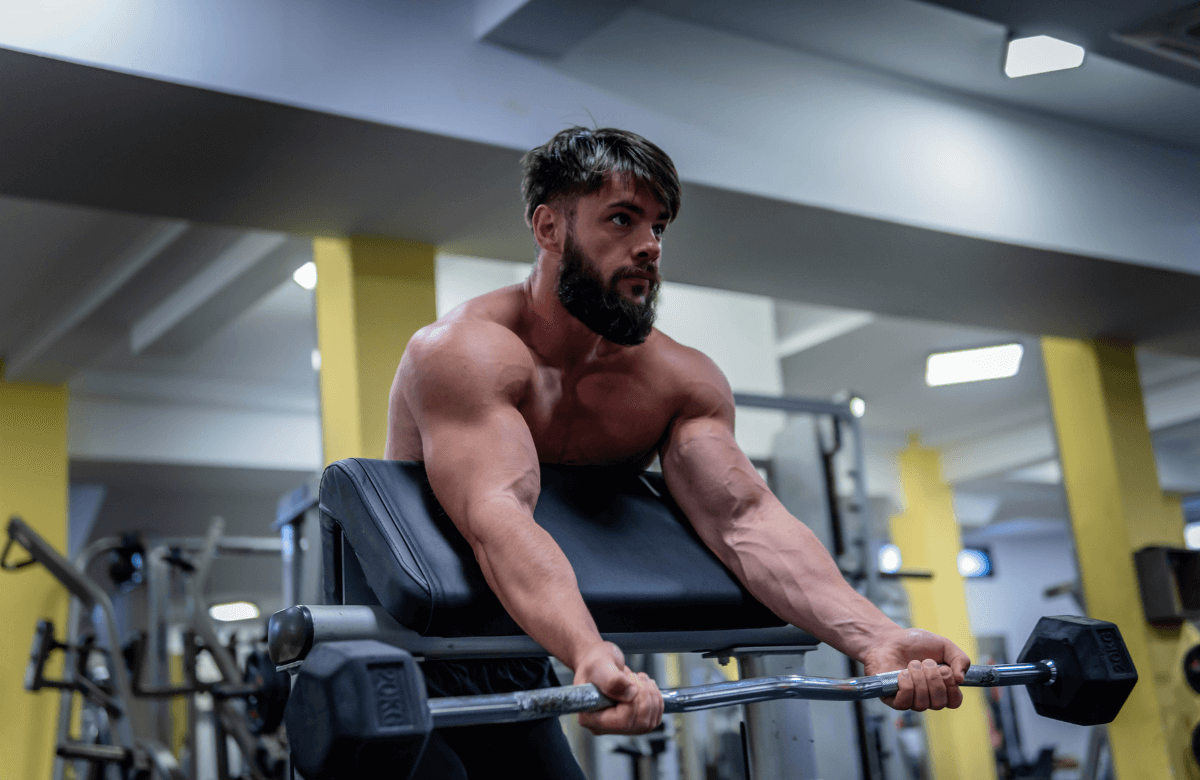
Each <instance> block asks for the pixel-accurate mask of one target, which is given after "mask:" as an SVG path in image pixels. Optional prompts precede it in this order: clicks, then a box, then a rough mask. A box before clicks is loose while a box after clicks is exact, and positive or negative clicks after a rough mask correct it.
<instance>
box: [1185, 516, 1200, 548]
mask: <svg viewBox="0 0 1200 780" xmlns="http://www.w3.org/2000/svg"><path fill="white" fill-rule="evenodd" d="M1183 543H1184V544H1185V545H1187V548H1188V549H1189V550H1200V523H1188V524H1187V525H1185V526H1184V527H1183Z"/></svg>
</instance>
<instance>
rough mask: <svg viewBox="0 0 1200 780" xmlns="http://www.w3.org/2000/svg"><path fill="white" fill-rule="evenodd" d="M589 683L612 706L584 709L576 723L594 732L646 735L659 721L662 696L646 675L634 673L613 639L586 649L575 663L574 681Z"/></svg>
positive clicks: (577, 683) (654, 683) (655, 684)
mask: <svg viewBox="0 0 1200 780" xmlns="http://www.w3.org/2000/svg"><path fill="white" fill-rule="evenodd" d="M584 683H592V684H593V685H595V686H596V687H597V688H599V689H600V692H601V693H603V694H604V695H605V696H607V697H608V698H610V699H612V700H613V701H615V702H618V703H617V705H616V706H615V707H609V708H608V709H604V710H600V711H599V712H584V713H581V714H580V716H579V724H580V725H581V726H583V727H584V728H586V729H588V730H589V731H591V732H592V733H593V734H645V733H647V732H649V731H653V730H654V729H655V728H657V727H658V724H659V723H660V722H662V715H663V698H662V693H661V692H659V690H658V684H657V683H656V682H654V679H653V678H652V677H650V676H649V675H647V674H645V673H642V672H638V673H634V672H633V671H632V670H630V668H629V667H628V666H626V665H625V655H624V654H623V653H622V652H621V649H620V648H619V647H617V646H616V645H614V644H613V643H612V642H603V643H601V644H598V645H593V646H592V647H591V648H589V649H588V650H587V651H586V652H585V653H584V654H583V655H582V656H580V658H579V660H578V661H577V662H576V664H575V684H576V685H582V684H584Z"/></svg>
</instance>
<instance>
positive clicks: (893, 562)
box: [879, 544, 904, 574]
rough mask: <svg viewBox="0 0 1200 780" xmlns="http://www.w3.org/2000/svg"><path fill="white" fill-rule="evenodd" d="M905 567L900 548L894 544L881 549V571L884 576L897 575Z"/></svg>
mask: <svg viewBox="0 0 1200 780" xmlns="http://www.w3.org/2000/svg"><path fill="white" fill-rule="evenodd" d="M902 566H904V558H903V556H901V555H900V548H899V547H897V546H896V545H894V544H885V545H883V546H882V547H880V548H879V570H880V571H881V572H883V573H884V574H895V573H896V572H898V571H900V568H901V567H902Z"/></svg>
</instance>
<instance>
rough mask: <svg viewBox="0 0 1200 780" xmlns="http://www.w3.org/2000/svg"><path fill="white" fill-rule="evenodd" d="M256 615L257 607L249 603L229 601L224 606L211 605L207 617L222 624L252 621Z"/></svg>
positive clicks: (257, 613) (257, 612)
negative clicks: (233, 621) (235, 621)
mask: <svg viewBox="0 0 1200 780" xmlns="http://www.w3.org/2000/svg"><path fill="white" fill-rule="evenodd" d="M258 615H259V611H258V606H257V605H255V604H252V603H250V602H249V601H230V602H227V603H225V604H213V605H212V606H211V607H209V608H208V616H209V617H211V618H212V619H213V620H220V621H223V622H229V621H232V620H252V619H254V618H256V617H258Z"/></svg>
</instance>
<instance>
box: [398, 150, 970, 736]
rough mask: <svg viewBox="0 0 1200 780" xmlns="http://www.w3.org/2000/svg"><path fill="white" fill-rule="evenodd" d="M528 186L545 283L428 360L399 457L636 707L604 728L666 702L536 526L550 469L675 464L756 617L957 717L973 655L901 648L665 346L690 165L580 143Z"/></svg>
mask: <svg viewBox="0 0 1200 780" xmlns="http://www.w3.org/2000/svg"><path fill="white" fill-rule="evenodd" d="M524 166H525V180H524V186H523V190H524V194H525V199H526V221H527V222H528V224H529V226H530V228H531V229H532V231H533V238H534V241H535V242H536V244H537V262H536V264H535V266H534V269H533V272H532V274H531V275H530V277H529V279H528V280H526V281H525V282H524V283H522V284H518V285H514V286H512V287H507V288H504V289H501V290H497V291H495V292H492V293H488V294H487V295H483V296H480V297H478V298H475V299H473V300H470V301H468V302H466V303H464V304H463V305H461V306H459V307H458V308H457V309H455V310H454V311H452V312H450V313H449V314H447V315H446V316H444V317H442V318H441V319H440V320H438V321H437V322H436V323H434V324H432V325H430V326H428V327H426V328H424V329H422V330H421V331H419V332H418V333H417V334H416V335H415V336H414V337H413V339H412V340H411V341H410V342H409V345H408V348H407V351H406V352H405V354H404V357H403V359H402V360H401V362H400V368H399V370H398V372H397V374H396V379H395V383H394V384H393V386H392V392H391V399H390V406H389V420H388V426H389V428H388V444H387V457H388V458H394V459H403V460H421V461H424V462H425V466H426V470H427V473H428V475H429V481H430V484H431V485H432V487H433V490H434V492H435V493H436V494H437V497H438V499H439V501H440V502H441V504H442V506H443V507H444V508H445V509H446V511H447V513H448V514H449V516H450V518H451V519H452V520H453V521H454V523H455V525H456V526H457V527H458V528H459V529H460V530H461V531H462V533H463V536H464V537H465V538H466V539H467V540H468V541H469V542H470V544H471V547H472V549H473V551H474V553H475V556H476V558H477V559H478V561H479V565H480V567H481V568H482V570H483V573H484V575H485V577H486V578H487V581H488V583H489V584H490V585H491V587H492V589H493V590H494V591H495V592H496V595H497V596H498V597H499V598H500V600H501V602H502V603H503V604H504V606H505V608H506V609H507V610H508V612H509V613H510V614H511V615H512V616H513V618H514V619H515V620H516V621H517V623H518V624H519V625H520V626H521V628H522V629H524V630H525V631H526V632H527V633H528V634H529V635H530V636H531V637H533V638H534V639H535V640H537V641H538V642H539V643H540V644H541V645H542V646H543V647H545V648H546V649H547V650H548V651H550V652H551V653H552V654H553V655H554V656H555V657H557V658H558V659H559V660H561V661H562V662H563V663H564V664H566V665H567V666H568V667H570V668H571V669H573V670H574V672H575V681H576V682H593V683H595V684H596V685H597V686H599V688H600V689H601V690H602V691H603V692H604V693H605V694H606V695H608V696H609V697H610V698H613V699H616V700H618V701H619V702H620V704H619V705H618V706H616V707H613V708H611V709H608V710H605V711H603V712H600V713H594V714H587V715H583V716H581V721H582V722H583V723H584V725H586V726H587V727H589V728H591V729H592V730H593V731H597V732H624V733H641V732H645V731H648V730H650V729H652V728H654V727H655V726H656V725H657V724H658V722H659V719H660V717H661V713H662V698H661V695H660V694H659V692H658V689H657V688H656V687H655V685H654V682H653V681H652V680H650V679H649V678H647V677H646V676H645V675H637V674H634V673H632V672H631V671H630V670H629V668H628V667H627V666H626V665H625V663H624V659H623V657H622V655H621V652H620V650H619V649H618V648H617V647H616V646H614V645H612V644H611V643H606V642H604V641H603V640H602V639H601V637H600V634H599V633H598V632H597V630H596V626H595V623H594V622H593V620H592V618H591V615H589V614H588V611H587V608H586V606H585V605H584V603H583V600H582V598H581V597H580V595H579V590H578V588H577V586H576V582H575V577H574V574H573V572H572V570H571V567H570V564H569V563H568V562H567V559H566V558H565V557H564V555H563V553H562V551H561V550H560V549H559V548H558V546H557V545H556V544H555V542H554V541H553V540H552V539H551V538H550V537H549V536H548V535H547V534H546V533H545V532H543V531H542V530H541V529H540V528H539V526H538V525H537V524H536V523H535V522H534V521H533V507H534V504H535V503H536V501H537V498H538V491H539V484H540V483H539V473H540V472H539V466H538V464H539V463H542V462H545V463H566V464H628V465H629V466H630V467H638V468H641V467H645V466H646V465H648V464H649V463H650V462H651V461H652V460H653V459H654V457H655V456H656V455H657V456H659V457H660V458H661V462H662V468H663V475H664V477H665V479H666V481H667V485H668V487H669V488H670V490H671V494H672V495H673V496H674V497H675V499H676V501H677V502H678V504H679V506H680V507H681V508H682V509H683V511H684V512H685V513H686V515H687V517H688V519H689V520H690V521H691V522H692V524H693V525H694V526H695V529H696V531H697V532H698V533H699V535H700V536H701V538H702V539H703V540H704V542H705V543H706V544H707V545H708V546H709V547H710V548H711V549H712V550H713V552H714V553H715V554H716V555H717V556H718V557H719V558H720V559H721V560H722V561H723V562H724V563H725V565H726V566H728V567H729V568H730V570H731V571H733V572H734V574H735V575H736V576H737V577H738V578H739V579H740V580H741V581H742V582H743V583H744V584H745V586H746V587H747V589H748V590H749V591H750V592H751V593H752V594H754V596H755V597H756V598H758V599H759V600H760V601H762V602H763V603H764V604H766V605H767V606H768V607H770V608H771V609H772V610H773V611H774V612H775V613H777V614H778V615H779V616H780V617H782V618H783V619H784V620H787V621H788V622H790V623H792V624H794V625H796V626H799V627H800V628H802V629H804V630H806V631H808V632H809V633H811V634H813V635H814V636H816V637H817V638H818V639H820V640H821V641H823V642H826V643H828V644H830V645H832V646H833V647H835V648H836V649H838V650H839V651H841V652H843V653H846V654H847V655H849V656H851V657H853V658H855V659H857V660H859V661H861V662H862V663H863V664H864V666H865V668H866V672H867V674H874V673H878V672H884V671H890V670H894V669H904V671H903V672H902V673H901V675H900V692H899V693H898V694H897V695H896V697H895V699H894V700H893V701H892V705H893V706H895V707H897V708H900V709H906V708H912V709H916V710H924V709H927V708H932V709H941V708H943V707H947V706H948V707H957V706H958V705H959V704H960V703H961V701H962V694H961V692H960V691H959V688H958V684H959V682H961V680H962V675H963V673H964V672H965V670H966V668H967V666H968V664H969V661H968V659H967V657H966V655H965V654H964V653H963V652H962V651H961V650H960V649H959V648H958V647H956V646H955V645H954V644H953V643H951V642H950V641H948V640H946V639H944V638H942V637H939V636H936V635H934V634H931V633H929V632H926V631H921V630H916V629H903V628H901V627H900V626H898V625H896V624H895V623H893V622H892V621H891V620H889V619H888V618H887V617H885V616H884V615H883V614H882V613H881V612H880V611H879V610H878V609H876V608H875V607H874V606H873V605H872V604H871V603H870V602H869V601H867V600H866V599H865V598H863V597H862V596H860V595H859V594H858V593H857V592H855V591H854V590H853V589H852V588H851V587H850V586H849V585H847V584H846V582H845V580H844V579H843V578H842V575H841V574H840V573H839V571H838V569H837V566H836V565H835V564H834V562H833V560H832V559H831V558H830V556H829V555H828V553H827V552H826V551H825V549H824V547H822V546H821V544H820V543H819V542H818V540H817V539H816V537H815V536H814V535H813V534H812V533H811V532H810V531H809V530H808V528H807V527H806V526H805V525H804V524H803V523H801V522H799V521H798V520H797V519H796V518H794V517H792V516H791V515H790V514H788V512H787V511H786V510H785V509H784V507H783V506H782V504H781V503H780V502H779V501H778V499H776V498H775V496H773V495H772V494H771V492H770V490H769V489H768V488H767V486H766V484H765V483H764V482H763V480H762V479H761V477H760V476H759V475H758V473H757V471H756V470H755V469H754V467H753V466H751V464H750V462H749V460H748V459H747V458H746V456H745V455H744V454H743V453H742V452H741V451H740V450H739V449H738V446H737V444H736V443H735V441H734V436H733V424H734V405H733V395H732V393H731V391H730V388H729V385H728V383H727V382H726V381H725V378H724V376H722V374H721V372H720V371H719V370H718V369H717V367H716V366H715V365H714V364H713V362H712V361H711V360H709V359H708V358H707V357H705V356H704V355H703V354H701V353H700V352H698V351H696V350H694V349H691V348H689V347H685V346H682V345H680V344H678V343H676V342H675V341H673V340H671V339H670V338H669V337H667V336H666V335H664V334H663V333H661V332H659V331H658V330H655V329H654V328H653V322H654V311H655V302H656V299H657V294H658V288H659V283H660V276H659V269H660V265H661V262H662V259H663V246H664V234H665V231H666V229H667V226H668V225H669V224H670V223H671V222H672V221H673V220H674V219H675V217H676V214H677V213H678V211H679V193H680V186H679V180H678V177H677V175H676V173H675V168H674V165H673V164H672V163H671V160H670V158H669V157H667V155H666V154H665V153H663V152H662V150H660V149H659V148H658V147H657V146H654V145H653V144H651V143H649V142H648V141H646V140H645V139H643V138H641V137H640V136H637V135H634V134H632V133H628V132H624V131H620V130H612V129H601V130H587V129H583V128H572V129H570V130H566V131H563V132H562V133H559V134H558V135H556V136H555V137H554V138H552V139H551V140H550V141H549V142H547V143H546V144H545V145H544V146H541V147H538V148H537V149H534V150H533V151H531V152H530V153H529V154H528V155H526V157H525V160H524ZM731 229H736V226H731ZM939 664H945V665H941V666H939Z"/></svg>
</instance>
